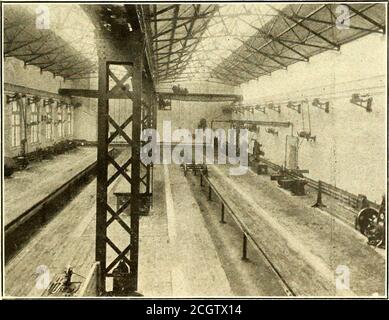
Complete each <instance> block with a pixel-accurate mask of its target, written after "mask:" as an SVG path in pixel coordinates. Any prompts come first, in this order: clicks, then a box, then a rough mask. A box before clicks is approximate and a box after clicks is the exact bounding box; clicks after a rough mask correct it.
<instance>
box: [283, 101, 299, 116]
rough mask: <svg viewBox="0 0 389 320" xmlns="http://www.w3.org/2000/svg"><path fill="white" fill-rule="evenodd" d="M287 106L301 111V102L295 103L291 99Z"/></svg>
mask: <svg viewBox="0 0 389 320" xmlns="http://www.w3.org/2000/svg"><path fill="white" fill-rule="evenodd" d="M286 107H287V108H289V109H292V110H294V111H297V112H298V113H301V103H295V102H292V101H289V102H288V103H287V105H286Z"/></svg>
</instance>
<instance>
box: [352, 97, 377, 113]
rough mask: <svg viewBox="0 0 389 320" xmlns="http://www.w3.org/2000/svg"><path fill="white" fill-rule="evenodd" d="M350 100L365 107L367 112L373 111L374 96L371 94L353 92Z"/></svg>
mask: <svg viewBox="0 0 389 320" xmlns="http://www.w3.org/2000/svg"><path fill="white" fill-rule="evenodd" d="M350 102H351V103H352V104H355V105H357V106H359V107H361V108H363V109H365V110H366V111H367V112H372V111H373V109H372V104H373V97H371V96H370V95H369V94H363V95H362V94H359V93H353V94H352V96H351V100H350Z"/></svg>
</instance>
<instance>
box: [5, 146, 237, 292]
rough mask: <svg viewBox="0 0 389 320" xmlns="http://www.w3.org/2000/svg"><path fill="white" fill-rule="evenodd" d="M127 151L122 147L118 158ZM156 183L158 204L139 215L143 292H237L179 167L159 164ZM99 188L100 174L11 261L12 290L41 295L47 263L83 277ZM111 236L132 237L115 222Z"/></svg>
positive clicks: (88, 260) (9, 287)
mask: <svg viewBox="0 0 389 320" xmlns="http://www.w3.org/2000/svg"><path fill="white" fill-rule="evenodd" d="M125 156H126V154H125V153H124V152H123V153H122V154H121V155H120V156H119V157H118V159H119V158H121V157H125ZM118 161H119V160H118ZM111 169H112V168H111ZM111 172H112V170H111ZM119 184H120V181H119V180H118V181H117V182H114V183H113V185H112V188H111V190H110V192H109V197H110V200H112V201H113V200H114V198H113V193H114V192H115V189H116V188H117V187H118V185H119ZM154 188H155V194H156V197H155V199H154V206H153V208H152V210H151V212H150V215H149V216H144V217H141V220H140V248H139V252H140V256H139V292H140V293H141V294H143V295H144V296H178V295H180V296H230V295H232V294H233V293H232V291H231V288H230V285H229V282H228V280H227V277H226V275H225V272H224V270H223V268H222V266H221V263H220V260H219V257H218V254H217V252H216V249H215V247H214V245H213V242H212V239H211V237H210V235H209V233H208V231H207V229H206V227H205V223H204V220H203V218H202V216H201V213H200V209H199V207H198V206H197V205H196V201H195V200H194V198H193V197H192V198H190V199H189V200H188V198H187V197H188V195H190V187H189V184H188V182H187V180H186V179H185V177H184V176H183V173H182V172H181V171H180V168H179V167H178V166H176V167H174V166H166V167H163V166H156V167H155V173H154ZM95 193H96V180H94V181H93V182H92V183H90V184H89V185H88V186H87V187H86V188H85V189H83V190H82V191H81V193H80V194H79V195H78V196H77V197H75V198H74V199H73V200H72V201H71V202H70V203H69V204H68V205H67V206H66V207H65V208H64V209H63V210H62V211H61V212H59V213H58V214H57V215H56V216H55V217H54V218H53V219H52V220H51V221H50V222H49V223H47V225H45V226H44V227H43V228H42V229H41V230H40V231H39V232H38V233H37V234H36V235H34V236H33V237H32V238H31V240H30V241H29V243H27V244H26V246H25V247H24V248H23V249H22V250H21V251H20V252H19V253H18V254H17V255H16V256H15V257H13V258H12V259H11V260H10V261H9V263H7V265H6V267H5V274H6V282H5V293H6V295H7V296H40V295H42V293H43V292H44V290H43V289H40V288H39V287H37V286H36V272H37V268H38V267H39V266H42V265H43V266H46V267H47V269H48V270H49V272H50V275H51V276H54V275H55V274H58V273H61V272H62V271H63V270H64V269H65V268H66V267H67V266H72V267H73V270H74V272H75V273H77V274H78V275H79V277H78V278H77V279H78V280H79V281H81V282H82V281H83V279H84V278H83V277H85V276H86V275H87V274H88V272H89V270H90V268H91V266H92V264H93V263H94V254H95V244H94V242H95V212H96V211H95V207H96V195H95ZM80 213H81V214H80ZM127 219H128V217H127ZM123 220H124V221H126V216H125V215H124V216H123ZM110 236H112V237H113V239H114V240H115V243H119V244H118V245H119V246H120V242H121V241H123V242H126V241H128V239H127V240H126V239H124V238H123V239H118V233H117V232H116V230H115V228H114V229H112V230H111V232H110ZM107 254H108V258H109V259H112V257H111V256H110V254H109V252H108V253H107Z"/></svg>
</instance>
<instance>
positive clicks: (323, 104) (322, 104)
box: [312, 98, 330, 113]
mask: <svg viewBox="0 0 389 320" xmlns="http://www.w3.org/2000/svg"><path fill="white" fill-rule="evenodd" d="M312 105H313V106H314V107H316V108H319V109H322V110H324V111H325V112H326V113H329V112H330V102H329V101H326V102H321V101H320V100H319V99H318V98H315V99H313V101H312Z"/></svg>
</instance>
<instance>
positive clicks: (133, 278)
mask: <svg viewBox="0 0 389 320" xmlns="http://www.w3.org/2000/svg"><path fill="white" fill-rule="evenodd" d="M96 43H97V48H98V57H99V86H98V87H99V97H98V154H97V166H98V170H97V208H96V260H97V261H98V262H100V267H101V275H100V284H101V288H100V290H99V291H100V292H101V293H102V294H104V293H105V292H106V279H107V277H113V270H114V268H115V267H117V266H118V264H119V263H120V262H121V263H122V264H124V265H125V267H127V268H128V269H129V273H128V275H125V276H123V275H122V284H123V290H122V292H121V294H131V293H132V292H135V291H136V290H137V281H138V248H139V211H140V206H141V197H140V185H141V159H140V149H141V141H140V137H141V129H142V110H141V109H142V103H141V101H142V73H143V52H144V37H143V34H141V33H140V32H133V33H131V34H130V36H126V37H123V38H120V35H118V34H114V35H113V34H111V33H109V32H107V31H103V30H97V31H96ZM117 66H121V68H122V69H123V70H124V75H123V74H120V75H118V74H115V72H114V71H113V70H114V67H117ZM128 79H131V82H132V92H131V91H130V90H129V88H126V87H125V85H124V84H125V82H126V81H127V80H128ZM111 83H113V85H112V86H111V85H110V84H111ZM118 90H122V91H124V92H125V93H126V96H127V97H128V99H129V100H131V101H132V114H131V115H130V116H129V117H128V118H127V119H126V120H125V121H124V122H123V123H122V124H118V123H116V121H115V120H114V119H113V118H112V117H111V116H110V114H109V100H110V97H113V96H114V95H115V92H117V91H118ZM130 123H132V130H131V134H130V135H131V137H129V135H128V132H126V131H125V128H126V127H128V126H129V124H130ZM110 125H111V126H112V127H113V128H115V130H116V131H115V132H113V133H112V134H111V135H109V126H110ZM117 136H121V137H122V138H124V140H125V141H126V143H127V144H128V146H129V147H130V148H131V156H130V157H129V159H126V160H125V162H124V164H123V165H119V164H118V163H117V162H116V161H115V160H114V158H113V157H111V156H110V155H109V154H108V148H109V145H110V143H111V142H112V141H113V140H114V138H115V137H117ZM109 165H112V166H113V167H114V168H115V169H116V172H115V173H114V174H113V175H112V176H110V177H108V166H109ZM129 166H131V174H130V175H129V174H128V173H127V170H126V169H127V168H128V167H129ZM118 178H121V179H124V180H125V181H126V182H127V183H128V191H129V193H130V199H129V200H128V201H127V202H126V203H124V204H123V205H122V206H121V207H120V208H116V209H115V208H113V206H112V205H110V203H109V202H108V187H109V186H110V185H111V184H112V183H113V182H114V181H115V180H116V179H118ZM128 206H130V209H131V211H130V212H131V221H130V225H128V223H127V222H125V221H124V219H123V218H122V217H121V216H120V215H121V214H122V213H123V212H124V210H125V209H126V208H127V207H128ZM108 213H109V216H108ZM114 222H117V223H119V225H120V227H121V231H122V232H123V233H124V235H123V236H122V238H120V242H123V239H126V240H125V241H126V242H127V245H126V247H125V248H124V249H123V248H122V249H121V248H120V246H119V245H118V244H117V243H115V241H117V240H118V239H117V237H118V236H119V235H116V234H115V239H112V238H113V237H111V238H110V236H109V233H108V232H107V230H108V228H109V227H110V226H111V225H112V224H113V223H114ZM127 239H128V241H127ZM107 247H109V248H110V249H111V250H112V251H113V252H114V255H115V258H114V259H113V260H111V261H108V257H107Z"/></svg>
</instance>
